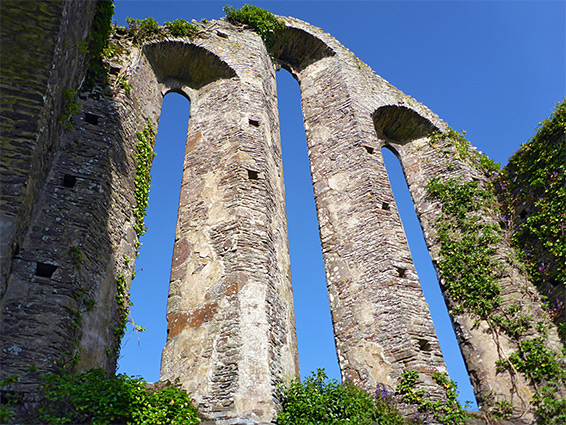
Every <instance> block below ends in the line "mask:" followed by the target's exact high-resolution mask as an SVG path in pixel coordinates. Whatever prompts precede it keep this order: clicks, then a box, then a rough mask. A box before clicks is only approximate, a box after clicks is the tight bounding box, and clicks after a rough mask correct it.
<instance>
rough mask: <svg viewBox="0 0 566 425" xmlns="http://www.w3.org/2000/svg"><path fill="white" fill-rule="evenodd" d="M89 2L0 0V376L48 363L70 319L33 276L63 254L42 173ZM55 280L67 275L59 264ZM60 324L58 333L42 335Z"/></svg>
mask: <svg viewBox="0 0 566 425" xmlns="http://www.w3.org/2000/svg"><path fill="white" fill-rule="evenodd" d="M95 8H96V2H88V3H84V4H83V3H82V2H80V1H66V2H60V1H52V2H32V1H16V2H11V1H7V2H3V4H2V14H1V18H2V23H1V25H0V27H1V31H2V74H1V95H2V96H1V97H2V107H1V111H0V114H1V116H2V120H1V129H2V145H1V149H0V152H1V167H0V179H1V184H0V202H1V209H0V226H1V232H2V238H1V240H0V269H1V271H0V296H1V297H2V298H1V301H0V314H1V321H2V332H1V334H2V353H1V367H0V370H1V373H2V376H8V375H11V374H13V373H17V374H19V375H21V376H23V377H24V378H23V379H22V382H24V383H25V382H26V379H25V376H26V374H27V375H29V372H26V371H28V370H29V368H31V367H37V368H38V369H39V370H45V369H46V368H47V369H49V368H50V367H53V361H54V358H55V357H54V356H56V357H57V358H59V357H60V355H61V352H62V351H63V350H62V346H61V344H64V345H65V344H66V341H65V340H66V338H67V337H68V332H70V330H69V327H71V326H72V322H73V320H74V318H73V315H72V314H70V313H71V312H70V311H69V303H68V296H69V293H68V291H57V290H54V289H52V288H51V287H50V286H51V285H45V283H46V282H45V279H43V277H42V276H40V275H41V274H49V273H53V272H54V270H53V268H54V267H55V268H57V267H58V264H59V262H65V261H66V259H65V258H64V257H65V253H66V251H63V250H60V249H58V247H57V246H52V245H50V239H51V238H52V237H53V236H54V233H53V231H54V229H53V227H51V226H50V224H49V222H48V221H47V222H43V221H41V220H42V210H43V209H45V208H49V206H48V205H47V204H46V203H47V202H49V201H48V199H47V198H49V197H50V196H51V195H52V192H53V190H54V187H53V186H51V187H49V185H48V183H47V181H48V176H49V175H50V174H52V173H53V168H52V167H53V163H54V162H55V161H56V158H57V157H59V156H60V155H61V153H60V149H61V147H62V144H63V143H62V139H63V138H64V137H63V136H62V134H63V132H64V131H65V123H63V122H61V119H60V117H61V113H62V110H63V109H64V107H65V105H64V103H65V102H64V99H63V94H62V93H63V91H64V90H66V89H73V90H74V89H76V88H77V87H78V86H79V85H80V83H81V81H82V79H83V78H84V75H85V70H86V69H85V63H84V55H83V54H82V53H81V51H80V49H79V42H80V41H82V40H84V39H86V37H87V35H88V31H89V28H90V24H91V22H92V19H93V17H94V12H95ZM59 195H62V194H58V195H55V196H59ZM61 214H63V215H64V214H65V213H64V212H63V211H62V212H61ZM38 219H39V222H38V221H37V220H38ZM34 223H35V224H34ZM38 271H39V274H38ZM10 272H11V274H10V275H9V273H10ZM54 274H55V273H54ZM55 279H57V280H59V279H66V278H63V277H62V275H61V270H59V272H58V273H56V274H55ZM71 292H72V290H71ZM46 300H49V301H47V302H46ZM46 304H50V305H46ZM51 320H54V322H51ZM62 322H64V324H62V328H65V330H61V331H60V332H59V331H57V330H54V331H53V333H50V332H49V331H50V330H52V329H53V328H52V325H53V324H54V323H62ZM55 328H56V329H57V325H56V326H55ZM62 328H61V329H62ZM49 347H51V348H49Z"/></svg>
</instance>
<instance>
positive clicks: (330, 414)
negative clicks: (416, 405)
mask: <svg viewBox="0 0 566 425" xmlns="http://www.w3.org/2000/svg"><path fill="white" fill-rule="evenodd" d="M279 400H280V402H281V412H279V414H278V415H277V424H278V425H310V424H326V425H345V424H358V425H371V424H372V423H374V421H378V420H379V421H382V423H387V424H391V425H397V424H399V425H400V424H405V423H407V422H406V421H405V420H404V418H403V417H402V416H401V415H400V413H399V412H398V411H397V409H396V408H395V407H394V405H393V403H392V401H391V400H390V399H389V398H387V397H383V398H381V397H380V398H379V400H377V399H375V398H373V397H372V396H371V395H370V394H368V393H366V392H365V391H363V390H361V389H360V388H358V387H356V386H355V385H354V384H352V383H348V382H346V383H344V384H340V383H339V382H338V381H336V380H334V379H328V377H327V376H326V373H325V372H324V370H323V369H318V370H317V372H316V373H314V372H313V373H312V374H311V375H310V376H309V377H307V378H305V380H304V381H303V382H301V381H300V379H299V378H295V379H294V380H293V381H292V382H291V384H290V386H289V387H285V386H281V387H280V391H279Z"/></svg>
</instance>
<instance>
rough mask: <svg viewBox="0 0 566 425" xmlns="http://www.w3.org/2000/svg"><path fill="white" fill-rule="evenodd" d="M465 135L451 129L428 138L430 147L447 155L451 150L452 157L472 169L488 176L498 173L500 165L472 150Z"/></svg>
mask: <svg viewBox="0 0 566 425" xmlns="http://www.w3.org/2000/svg"><path fill="white" fill-rule="evenodd" d="M465 134H466V132H465V131H463V132H462V133H459V132H457V131H456V130H454V129H452V128H448V131H446V132H440V131H434V132H432V133H431V134H429V137H428V138H429V143H430V145H431V146H433V147H435V148H444V149H446V153H447V154H449V155H450V154H452V149H453V150H454V156H455V157H456V158H457V159H459V160H461V161H465V162H467V163H469V164H471V165H472V166H473V167H474V168H477V169H479V170H481V171H482V172H484V173H485V174H486V175H488V176H490V175H491V174H493V173H496V172H498V171H499V169H500V168H501V164H500V163H498V162H495V161H493V160H492V159H491V158H490V157H488V156H487V155H486V154H484V153H480V152H478V151H477V150H475V149H473V148H472V145H471V144H470V142H469V141H468V139H466V137H465Z"/></svg>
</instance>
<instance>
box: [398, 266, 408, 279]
mask: <svg viewBox="0 0 566 425" xmlns="http://www.w3.org/2000/svg"><path fill="white" fill-rule="evenodd" d="M397 274H398V275H399V277H405V276H406V274H407V269H404V268H402V267H397Z"/></svg>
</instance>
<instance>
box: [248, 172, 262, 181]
mask: <svg viewBox="0 0 566 425" xmlns="http://www.w3.org/2000/svg"><path fill="white" fill-rule="evenodd" d="M248 179H250V180H259V172H257V171H253V170H248Z"/></svg>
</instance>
